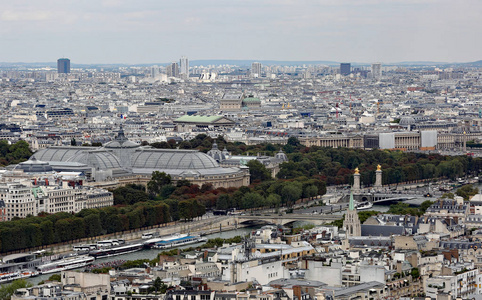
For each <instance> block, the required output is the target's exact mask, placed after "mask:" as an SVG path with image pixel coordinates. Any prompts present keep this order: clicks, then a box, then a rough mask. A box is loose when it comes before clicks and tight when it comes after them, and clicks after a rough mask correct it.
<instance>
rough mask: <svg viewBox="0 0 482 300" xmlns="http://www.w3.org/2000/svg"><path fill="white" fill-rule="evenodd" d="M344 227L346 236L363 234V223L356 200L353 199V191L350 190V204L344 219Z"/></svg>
mask: <svg viewBox="0 0 482 300" xmlns="http://www.w3.org/2000/svg"><path fill="white" fill-rule="evenodd" d="M343 228H344V229H345V231H346V237H347V238H349V237H352V236H361V223H360V219H359V218H358V212H357V211H356V208H355V201H354V200H353V192H350V204H349V206H348V210H347V211H346V213H345V219H344V221H343Z"/></svg>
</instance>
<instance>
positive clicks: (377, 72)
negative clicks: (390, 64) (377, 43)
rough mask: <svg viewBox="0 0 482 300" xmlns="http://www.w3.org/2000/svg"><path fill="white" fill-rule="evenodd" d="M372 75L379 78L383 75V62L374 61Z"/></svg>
mask: <svg viewBox="0 0 482 300" xmlns="http://www.w3.org/2000/svg"><path fill="white" fill-rule="evenodd" d="M372 77H373V78H375V79H379V78H381V77H382V64H381V63H373V64H372Z"/></svg>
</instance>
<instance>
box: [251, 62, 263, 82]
mask: <svg viewBox="0 0 482 300" xmlns="http://www.w3.org/2000/svg"><path fill="white" fill-rule="evenodd" d="M251 77H254V78H257V77H261V63H259V62H254V63H252V64H251Z"/></svg>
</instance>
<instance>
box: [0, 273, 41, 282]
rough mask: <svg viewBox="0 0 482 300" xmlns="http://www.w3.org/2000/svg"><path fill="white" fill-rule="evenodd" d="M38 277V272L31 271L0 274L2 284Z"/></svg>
mask: <svg viewBox="0 0 482 300" xmlns="http://www.w3.org/2000/svg"><path fill="white" fill-rule="evenodd" d="M37 275H38V272H37V271H31V270H20V271H15V272H10V273H0V283H5V282H10V281H14V280H17V279H23V278H29V277H34V276H37Z"/></svg>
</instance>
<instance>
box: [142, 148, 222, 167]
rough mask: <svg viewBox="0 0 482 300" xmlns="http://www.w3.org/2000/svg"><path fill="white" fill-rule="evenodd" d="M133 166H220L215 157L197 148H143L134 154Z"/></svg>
mask: <svg viewBox="0 0 482 300" xmlns="http://www.w3.org/2000/svg"><path fill="white" fill-rule="evenodd" d="M132 167H133V168H150V169H177V170H179V169H191V170H192V169H211V168H218V167H219V164H218V163H217V162H216V160H214V158H212V157H210V156H209V155H207V154H205V153H202V152H199V151H196V150H173V149H143V150H140V151H136V152H135V153H134V155H133V156H132Z"/></svg>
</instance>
